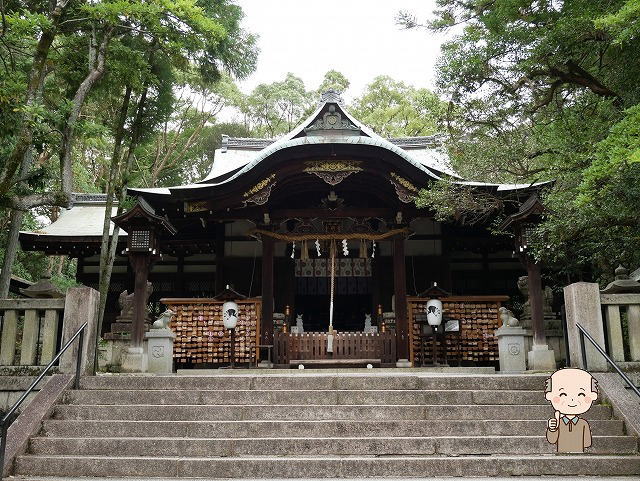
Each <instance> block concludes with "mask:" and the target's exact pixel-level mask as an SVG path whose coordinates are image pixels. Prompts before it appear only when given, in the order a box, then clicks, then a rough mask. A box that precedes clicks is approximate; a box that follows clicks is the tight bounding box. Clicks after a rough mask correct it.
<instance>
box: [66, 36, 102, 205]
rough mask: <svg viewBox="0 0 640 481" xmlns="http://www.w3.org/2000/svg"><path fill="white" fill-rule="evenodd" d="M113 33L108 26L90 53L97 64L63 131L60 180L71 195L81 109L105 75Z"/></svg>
mask: <svg viewBox="0 0 640 481" xmlns="http://www.w3.org/2000/svg"><path fill="white" fill-rule="evenodd" d="M112 33H113V27H111V26H109V27H107V28H106V29H105V32H104V36H103V38H102V42H101V43H100V46H99V47H98V50H97V52H95V53H94V52H90V53H89V57H90V58H94V57H95V58H96V61H95V64H94V65H92V66H91V69H90V70H89V73H88V74H87V76H86V77H85V79H84V80H83V81H82V83H81V84H80V86H79V87H78V90H76V94H75V95H74V97H73V101H72V102H71V105H72V107H71V112H70V113H69V117H68V118H67V121H66V122H65V126H64V129H63V131H62V145H61V148H60V177H61V179H60V180H61V185H62V191H63V192H64V193H65V194H69V195H70V194H71V190H72V189H73V168H72V167H73V165H72V164H73V161H72V160H73V159H72V153H73V141H74V137H75V135H74V134H75V127H76V123H77V122H78V117H79V116H80V111H81V110H82V106H83V105H84V101H85V100H86V98H87V95H88V94H89V92H90V91H91V89H92V88H93V86H94V85H95V83H96V82H97V81H98V80H100V79H101V78H102V76H103V75H104V72H105V59H106V55H107V47H108V46H109V42H110V41H111V35H112Z"/></svg>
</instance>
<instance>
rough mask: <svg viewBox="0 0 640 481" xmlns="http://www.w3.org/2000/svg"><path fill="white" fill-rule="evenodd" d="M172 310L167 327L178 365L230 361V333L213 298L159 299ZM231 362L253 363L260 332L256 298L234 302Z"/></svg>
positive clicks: (219, 307) (257, 300)
mask: <svg viewBox="0 0 640 481" xmlns="http://www.w3.org/2000/svg"><path fill="white" fill-rule="evenodd" d="M161 302H162V303H163V304H165V305H166V306H167V307H168V308H169V309H171V310H172V311H173V312H175V315H174V316H172V318H171V323H170V325H169V327H170V328H171V329H172V330H173V331H174V332H175V333H176V339H175V341H174V345H173V358H174V360H175V362H176V363H178V364H214V365H215V364H228V363H230V362H231V335H230V331H229V330H228V329H225V328H224V324H223V321H222V305H223V304H224V301H216V300H213V299H161ZM236 303H237V304H238V310H239V313H238V325H237V327H236V342H235V363H236V364H254V363H255V362H256V352H257V351H256V346H257V345H258V335H259V333H260V320H259V319H260V312H261V311H260V307H261V303H260V300H259V299H245V300H238V301H236Z"/></svg>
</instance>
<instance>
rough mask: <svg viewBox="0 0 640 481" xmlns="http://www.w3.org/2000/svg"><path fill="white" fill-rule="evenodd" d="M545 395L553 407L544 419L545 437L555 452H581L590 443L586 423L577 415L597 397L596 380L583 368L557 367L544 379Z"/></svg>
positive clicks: (583, 411) (585, 409) (585, 410)
mask: <svg viewBox="0 0 640 481" xmlns="http://www.w3.org/2000/svg"><path fill="white" fill-rule="evenodd" d="M545 398H546V399H547V401H549V402H550V403H551V405H552V406H553V408H554V409H555V413H554V416H553V417H552V418H551V419H549V421H548V423H547V441H549V442H550V443H551V444H555V445H557V452H558V453H584V448H588V447H589V446H591V429H590V428H589V423H588V422H587V421H586V420H585V419H582V418H580V417H579V415H580V414H584V413H586V412H587V411H588V410H589V408H590V407H591V405H592V404H593V402H594V401H595V400H596V399H597V398H598V383H597V381H596V379H595V378H594V377H593V376H592V375H591V374H590V373H588V372H587V371H583V370H582V369H576V368H565V369H559V370H558V371H556V372H554V373H553V374H552V375H551V377H549V378H548V379H547V382H546V386H545Z"/></svg>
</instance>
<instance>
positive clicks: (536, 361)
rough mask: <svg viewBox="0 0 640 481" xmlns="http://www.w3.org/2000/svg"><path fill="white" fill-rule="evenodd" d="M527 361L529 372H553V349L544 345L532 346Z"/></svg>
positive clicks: (554, 364)
mask: <svg viewBox="0 0 640 481" xmlns="http://www.w3.org/2000/svg"><path fill="white" fill-rule="evenodd" d="M527 360H528V362H529V370H530V371H555V370H556V358H555V355H554V354H553V349H549V346H547V345H546V344H534V345H533V347H532V348H531V351H529V353H528V356H527Z"/></svg>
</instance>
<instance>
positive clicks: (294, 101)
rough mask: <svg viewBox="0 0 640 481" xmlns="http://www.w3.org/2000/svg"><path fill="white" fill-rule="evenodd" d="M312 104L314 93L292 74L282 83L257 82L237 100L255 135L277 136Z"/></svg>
mask: <svg viewBox="0 0 640 481" xmlns="http://www.w3.org/2000/svg"><path fill="white" fill-rule="evenodd" d="M312 103H313V94H312V93H311V92H309V91H307V89H306V87H305V85H304V82H303V81H302V79H300V78H299V77H296V76H295V75H293V74H292V73H288V74H287V76H286V78H285V79H284V80H282V81H279V82H273V83H270V84H260V85H258V86H257V87H256V88H255V89H254V90H253V91H252V92H251V93H250V94H249V95H247V96H245V97H244V98H242V99H241V101H240V102H239V103H238V107H239V109H240V111H241V112H242V113H243V114H244V116H245V125H246V126H247V128H250V129H251V130H253V131H254V132H255V133H256V135H266V136H268V137H275V136H277V135H281V134H284V133H287V132H289V131H290V130H292V129H293V128H294V127H295V126H296V125H297V124H298V123H299V122H300V121H301V120H302V119H303V117H304V114H305V112H307V111H308V110H309V107H310V106H311V105H312Z"/></svg>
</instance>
